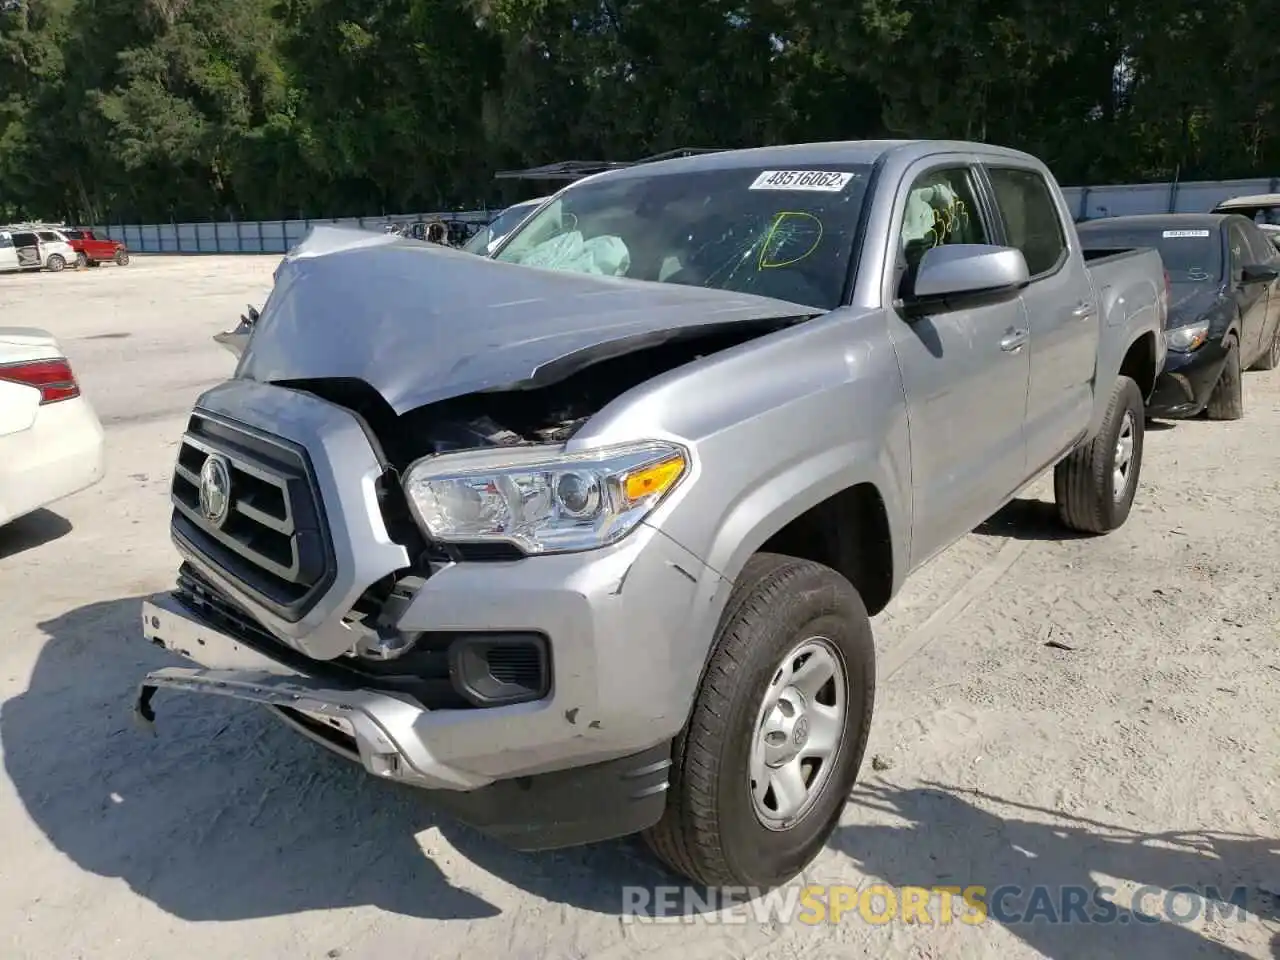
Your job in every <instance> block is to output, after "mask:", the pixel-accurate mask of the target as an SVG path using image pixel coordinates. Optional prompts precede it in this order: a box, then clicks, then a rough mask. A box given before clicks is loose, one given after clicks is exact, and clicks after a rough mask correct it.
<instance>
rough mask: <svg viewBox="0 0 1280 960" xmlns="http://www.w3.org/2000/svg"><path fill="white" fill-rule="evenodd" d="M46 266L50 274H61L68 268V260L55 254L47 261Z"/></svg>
mask: <svg viewBox="0 0 1280 960" xmlns="http://www.w3.org/2000/svg"><path fill="white" fill-rule="evenodd" d="M44 265H45V267H46V268H47V269H48V271H49V272H50V273H61V272H62V271H63V270H65V269H66V267H67V260H66V258H65V257H64V256H63V255H62V254H60V253H55V254H52V255H51V256H50V257H49V259H48V260H46V261H45V263H44Z"/></svg>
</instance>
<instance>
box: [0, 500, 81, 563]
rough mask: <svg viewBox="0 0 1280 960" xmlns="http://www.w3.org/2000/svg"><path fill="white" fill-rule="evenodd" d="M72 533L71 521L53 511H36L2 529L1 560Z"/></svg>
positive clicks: (0, 534)
mask: <svg viewBox="0 0 1280 960" xmlns="http://www.w3.org/2000/svg"><path fill="white" fill-rule="evenodd" d="M70 532H71V521H70V520H68V519H66V517H63V516H60V515H58V514H56V513H54V512H53V511H51V510H36V511H34V512H33V513H28V514H27V515H26V516H22V517H19V518H18V519H17V520H14V521H13V522H12V523H7V524H5V525H4V526H2V527H0V560H4V559H5V558H7V557H16V556H17V555H18V554H20V553H23V552H24V551H27V550H34V549H35V548H36V547H42V546H44V545H45V544H46V543H52V542H53V541H54V540H57V539H59V538H60V537H65V536H66V535H67V534H68V533H70Z"/></svg>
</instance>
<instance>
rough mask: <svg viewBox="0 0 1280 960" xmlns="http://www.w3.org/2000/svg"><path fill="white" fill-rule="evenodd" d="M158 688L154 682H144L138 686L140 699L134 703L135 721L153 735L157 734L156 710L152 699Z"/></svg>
mask: <svg viewBox="0 0 1280 960" xmlns="http://www.w3.org/2000/svg"><path fill="white" fill-rule="evenodd" d="M157 689H158V688H157V687H155V686H154V685H152V684H149V683H144V684H142V686H140V687H139V688H138V699H137V700H135V701H134V704H133V721H134V723H136V724H137V725H138V726H139V727H140V728H141V729H142V730H144V731H145V732H147V733H149V734H151V735H152V736H155V733H156V726H155V723H156V712H155V710H153V709H152V708H151V701H152V699H153V698H154V697H155V695H156V690H157Z"/></svg>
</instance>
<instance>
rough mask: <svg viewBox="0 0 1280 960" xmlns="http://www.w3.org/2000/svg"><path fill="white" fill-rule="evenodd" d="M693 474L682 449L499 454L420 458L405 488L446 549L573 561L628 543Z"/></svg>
mask: <svg viewBox="0 0 1280 960" xmlns="http://www.w3.org/2000/svg"><path fill="white" fill-rule="evenodd" d="M688 472H689V456H688V453H687V452H686V451H685V449H684V448H683V447H681V446H678V445H677V444H674V443H663V442H654V441H650V442H644V443H635V444H626V445H623V446H616V447H605V448H601V449H598V450H590V451H586V452H583V453H573V454H566V453H564V452H563V451H562V449H561V448H560V447H558V446H555V447H552V446H546V445H540V446H536V447H498V448H485V449H482V450H468V451H466V452H463V453H445V454H439V455H436V456H431V457H426V458H424V459H422V460H419V461H418V462H417V463H415V464H413V466H411V467H410V468H409V470H408V472H407V473H406V474H405V480H404V490H405V494H406V495H407V496H408V499H409V503H410V505H411V506H412V508H413V511H414V513H415V515H416V516H417V519H418V523H419V524H420V525H421V526H422V528H423V530H424V531H425V532H426V533H427V535H428V536H430V537H431V538H432V539H433V540H436V541H438V542H440V543H510V544H514V545H515V546H517V547H519V548H520V549H521V550H523V551H524V552H525V553H569V552H572V551H576V550H591V549H594V548H596V547H602V546H605V545H607V544H610V543H614V542H616V541H618V540H620V539H622V538H623V537H625V536H626V535H627V534H628V533H630V532H631V531H632V530H633V529H634V528H635V527H636V525H637V524H638V523H640V521H641V520H643V519H644V518H645V517H646V516H647V515H648V514H649V513H650V512H651V511H652V510H653V508H654V507H656V506H657V505H658V504H659V503H660V502H661V501H662V499H663V498H664V497H665V496H666V495H667V494H669V493H670V492H671V491H672V490H673V489H675V487H676V485H677V484H679V483H680V481H681V479H683V477H684V476H685V474H687V473H688Z"/></svg>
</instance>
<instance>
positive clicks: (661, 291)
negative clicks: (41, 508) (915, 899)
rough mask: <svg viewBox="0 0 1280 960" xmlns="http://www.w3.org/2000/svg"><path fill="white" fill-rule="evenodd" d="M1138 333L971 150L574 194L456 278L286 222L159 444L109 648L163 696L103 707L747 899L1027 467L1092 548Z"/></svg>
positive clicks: (995, 157) (1129, 403)
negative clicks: (225, 729) (900, 617)
mask: <svg viewBox="0 0 1280 960" xmlns="http://www.w3.org/2000/svg"><path fill="white" fill-rule="evenodd" d="M1166 309H1167V292H1166V286H1165V280H1164V277H1163V269H1162V265H1161V262H1160V259H1159V256H1158V255H1157V254H1156V253H1154V252H1152V251H1145V250H1139V251H1132V252H1124V253H1118V254H1117V253H1112V254H1111V255H1109V256H1107V257H1106V258H1104V259H1100V260H1098V261H1097V262H1093V263H1089V264H1086V261H1085V259H1084V256H1083V255H1082V253H1081V250H1080V246H1079V243H1078V241H1077V238H1076V235H1075V232H1074V229H1073V227H1072V224H1071V218H1070V212H1069V210H1068V208H1067V207H1066V205H1065V204H1064V203H1063V198H1062V195H1061V192H1060V190H1059V188H1058V186H1057V184H1056V182H1055V181H1054V179H1053V177H1052V176H1051V175H1050V174H1049V172H1048V171H1047V170H1046V169H1045V167H1044V166H1043V165H1042V164H1041V163H1040V162H1038V161H1037V160H1035V159H1034V158H1032V157H1030V156H1027V155H1025V154H1022V153H1018V152H1014V151H1010V150H1003V149H997V148H993V147H989V146H983V145H980V144H973V143H950V142H929V141H923V142H892V143H888V142H886V143H881V142H874V143H832V144H816V145H802V146H786V147H770V148H763V149H755V150H743V151H733V152H726V153H717V154H711V155H704V156H698V157H691V158H687V159H680V160H672V161H665V162H661V163H654V164H646V165H643V166H638V167H634V168H629V169H623V170H618V171H614V172H609V173H605V174H602V175H599V176H594V177H591V178H589V179H586V180H582V181H579V182H578V183H575V184H573V185H572V186H569V187H567V188H565V189H564V190H562V191H561V192H560V193H558V194H557V195H555V196H554V197H553V198H550V199H549V200H548V201H547V202H546V203H544V204H543V205H542V206H541V207H540V208H539V210H538V211H537V212H535V213H534V214H533V215H531V216H530V217H529V218H528V219H527V220H525V221H524V222H523V223H522V224H521V226H520V227H518V228H517V229H516V230H515V231H514V232H513V233H512V234H511V235H510V236H508V237H507V238H506V239H505V240H504V241H503V242H502V243H501V245H500V246H499V247H498V248H496V249H495V250H494V251H493V252H492V254H491V255H490V256H489V257H478V256H475V255H472V254H467V253H462V252H458V251H451V250H447V249H442V248H440V247H439V246H432V245H428V244H420V243H416V242H414V241H411V240H404V239H399V238H395V237H386V236H380V235H374V234H361V233H353V232H346V231H343V230H339V229H332V228H326V229H317V230H316V232H315V233H313V234H312V235H311V237H310V238H309V239H308V240H307V241H306V242H304V243H303V244H302V245H301V246H300V247H299V248H297V249H296V250H295V251H293V252H292V253H291V254H290V255H289V257H288V258H287V259H286V261H285V262H284V264H282V266H281V268H280V270H279V271H278V272H277V275H276V282H275V286H274V288H273V290H272V292H271V295H270V297H269V298H268V300H267V302H266V304H265V306H264V308H263V310H262V313H261V316H260V318H258V319H257V320H256V321H255V323H254V329H253V332H252V335H251V337H250V338H249V340H248V344H247V347H246V349H245V350H244V352H243V355H242V356H241V358H240V361H239V365H238V367H237V369H236V373H235V376H234V378H233V379H231V380H229V381H228V382H226V383H224V384H222V385H220V386H217V387H215V388H213V389H211V390H209V391H208V392H206V393H205V394H203V395H202V396H201V397H200V398H199V400H198V401H197V403H196V407H195V409H194V411H193V412H192V414H191V418H190V422H189V425H188V428H187V431H186V434H185V435H184V437H183V439H182V443H181V445H180V451H179V454H178V456H177V463H176V467H175V472H174V477H173V486H172V500H173V513H172V526H171V533H172V537H173V540H174V542H175V543H176V545H177V548H178V550H179V552H180V554H181V556H182V558H183V563H182V566H181V569H180V572H179V574H178V585H177V589H176V590H175V591H173V592H171V593H166V594H163V595H158V596H155V597H153V598H151V599H150V600H149V601H148V602H147V603H146V604H145V606H144V609H143V630H144V633H145V635H146V637H147V638H149V639H150V640H151V641H153V642H154V643H156V644H159V645H162V646H164V647H166V648H168V649H169V650H172V651H174V652H176V653H178V654H181V655H182V656H183V657H185V658H188V659H190V660H193V661H195V662H196V664H198V666H197V667H195V668H191V667H171V668H166V669H161V670H158V671H155V672H153V673H151V674H149V675H147V676H146V677H145V678H144V679H143V680H142V682H141V687H140V690H139V694H138V701H137V711H138V713H139V715H140V716H141V718H142V719H143V720H144V721H146V722H148V723H150V722H153V721H154V719H155V712H154V709H153V696H154V695H155V694H156V692H157V690H158V689H161V688H164V689H169V690H183V691H188V692H193V693H203V694H212V695H216V696H224V697H233V698H238V699H240V700H247V701H251V702H255V703H258V704H263V705H266V706H267V707H269V708H270V709H271V710H273V711H274V712H275V713H276V714H277V715H278V716H279V717H280V718H281V719H282V720H284V721H285V722H287V723H288V724H290V725H291V726H293V727H294V728H296V729H297V730H298V731H299V732H300V733H302V734H305V735H306V736H308V737H311V738H313V739H314V740H316V741H318V742H320V743H321V744H323V745H325V746H326V747H328V748H330V749H331V750H333V751H335V752H336V753H338V754H341V755H343V756H345V757H347V758H349V759H351V760H353V761H357V762H358V763H360V764H361V765H363V767H364V768H365V769H366V770H368V771H369V772H370V773H372V774H374V775H376V776H378V777H383V778H386V779H388V780H394V781H400V782H403V783H407V784H412V785H416V786H418V787H422V788H426V789H428V790H430V791H433V793H434V796H435V797H436V798H437V799H438V801H440V803H442V804H443V805H444V807H445V808H446V809H447V810H449V811H452V812H453V813H454V814H455V815H456V816H458V817H459V818H460V819H463V820H465V821H468V822H470V823H471V824H473V825H475V826H477V827H479V828H480V829H482V830H485V831H488V832H490V833H491V834H493V835H496V836H498V837H501V838H503V839H504V840H505V841H506V842H508V843H510V844H511V845H513V846H515V847H517V848H520V849H526V850H534V849H545V848H552V847H560V846H568V845H574V844H579V843H587V842H591V841H595V840H600V839H603V838H608V837H614V836H621V835H626V834H631V833H637V832H643V833H644V834H645V836H646V837H647V838H648V840H649V843H650V845H651V847H652V849H653V850H654V851H655V852H656V853H657V854H658V855H659V856H660V857H661V858H662V859H663V860H665V861H666V862H667V863H668V864H669V865H670V866H671V867H672V868H674V869H675V870H676V871H678V872H679V873H681V874H683V875H685V876H687V877H689V878H690V879H692V880H694V881H697V882H699V883H706V884H713V885H718V884H734V885H740V886H757V887H758V886H767V885H771V884H776V883H780V882H782V881H784V880H786V879H787V878H790V877H792V876H794V875H795V874H796V873H797V872H798V871H800V870H801V869H802V868H803V867H804V866H805V864H806V863H808V862H809V861H810V859H811V858H813V857H814V856H815V855H816V854H817V852H818V851H819V850H820V849H821V848H822V846H823V844H824V843H825V842H826V840H827V838H828V837H829V835H830V834H831V832H832V830H833V829H834V828H835V826H836V823H837V821H838V820H839V818H840V815H841V810H842V808H843V807H844V804H845V798H846V796H847V795H848V793H849V790H850V787H851V785H852V784H853V782H854V779H855V777H856V775H857V772H858V768H859V765H860V763H861V761H862V756H863V751H864V749H865V746H866V742H867V735H868V731H869V729H870V722H871V714H872V701H873V695H874V690H875V665H874V648H873V644H872V635H871V625H870V621H869V619H868V617H869V615H873V614H875V613H876V612H877V611H879V610H881V609H882V608H883V607H884V606H885V605H886V604H887V603H888V602H889V600H890V599H891V598H892V597H893V596H894V594H895V593H896V592H897V591H898V589H899V588H900V587H901V586H902V584H903V582H904V581H905V580H906V579H907V577H908V576H909V575H910V574H911V572H912V571H913V570H915V569H916V568H918V567H919V566H920V565H921V564H922V563H924V562H925V561H926V560H928V559H929V558H930V557H932V556H933V555H934V554H936V553H938V552H939V551H941V550H943V549H944V548H946V547H947V546H948V545H949V544H951V543H952V542H953V541H955V540H956V539H957V538H959V537H961V536H963V535H964V534H965V533H966V532H967V531H969V530H971V529H972V528H973V527H975V526H976V525H978V524H979V523H981V522H982V521H983V520H984V519H985V518H986V517H988V516H989V515H991V514H992V513H994V512H995V511H996V510H998V509H999V508H1000V507H1001V506H1002V505H1003V504H1004V503H1006V502H1007V501H1009V500H1010V499H1011V498H1013V497H1014V496H1015V495H1016V494H1017V493H1018V492H1019V490H1021V489H1022V488H1023V487H1025V486H1026V485H1027V484H1028V483H1029V482H1030V481H1031V480H1033V479H1035V478H1036V477H1037V476H1038V475H1039V474H1041V473H1042V472H1043V471H1044V470H1046V469H1048V468H1053V469H1054V474H1055V490H1056V496H1057V501H1058V507H1059V512H1060V514H1061V518H1062V521H1063V523H1065V524H1066V525H1067V526H1069V527H1071V528H1074V529H1076V530H1080V531H1087V532H1089V533H1096V534H1101V533H1106V532H1107V531H1109V530H1112V529H1114V528H1116V527H1118V526H1120V525H1121V524H1122V523H1124V521H1125V519H1126V517H1127V516H1128V514H1129V509H1130V505H1131V503H1132V502H1133V498H1134V493H1135V490H1136V488H1137V485H1138V475H1139V470H1140V468H1141V464H1142V448H1143V399H1144V396H1145V395H1146V394H1148V393H1149V391H1150V390H1151V389H1152V385H1153V384H1154V382H1155V378H1156V374H1157V372H1158V371H1159V370H1160V368H1161V366H1162V364H1163V361H1164V352H1165V348H1164V342H1163V334H1162V330H1163V327H1164V318H1165V312H1166ZM299 802H300V803H301V804H305V802H306V799H305V798H299Z"/></svg>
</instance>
